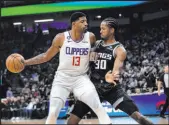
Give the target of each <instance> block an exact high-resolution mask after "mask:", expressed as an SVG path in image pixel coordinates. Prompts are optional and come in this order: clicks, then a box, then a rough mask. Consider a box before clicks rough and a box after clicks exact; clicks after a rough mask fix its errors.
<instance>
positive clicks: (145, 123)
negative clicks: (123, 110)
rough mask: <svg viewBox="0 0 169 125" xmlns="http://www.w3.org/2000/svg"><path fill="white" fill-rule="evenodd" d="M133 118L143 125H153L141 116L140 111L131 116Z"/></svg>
mask: <svg viewBox="0 0 169 125" xmlns="http://www.w3.org/2000/svg"><path fill="white" fill-rule="evenodd" d="M131 117H132V118H133V119H134V120H136V121H137V122H138V123H139V124H141V125H153V123H152V122H151V121H149V120H148V119H147V118H146V117H144V116H143V115H141V114H140V113H139V112H138V111H135V112H133V113H132V114H131Z"/></svg>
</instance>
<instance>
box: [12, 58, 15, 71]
mask: <svg viewBox="0 0 169 125" xmlns="http://www.w3.org/2000/svg"><path fill="white" fill-rule="evenodd" d="M12 61H13V64H14V65H13V66H14V67H13V68H14V70H15V72H16V68H15V57H14V59H13V60H12Z"/></svg>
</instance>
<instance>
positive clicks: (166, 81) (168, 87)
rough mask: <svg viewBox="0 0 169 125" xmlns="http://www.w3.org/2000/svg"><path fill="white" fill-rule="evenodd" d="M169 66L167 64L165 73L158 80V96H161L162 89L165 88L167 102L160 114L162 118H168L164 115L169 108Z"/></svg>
mask: <svg viewBox="0 0 169 125" xmlns="http://www.w3.org/2000/svg"><path fill="white" fill-rule="evenodd" d="M168 76H169V66H168V64H166V65H165V66H164V73H163V74H162V75H161V76H160V78H159V79H158V95H159V96H160V88H161V86H163V88H164V94H165V95H166V101H165V104H164V106H163V109H162V110H161V112H160V117H162V118H166V117H165V115H164V113H165V112H166V110H167V108H168V106H169V78H168Z"/></svg>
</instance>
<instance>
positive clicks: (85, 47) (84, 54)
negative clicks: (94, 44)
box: [57, 31, 91, 76]
mask: <svg viewBox="0 0 169 125" xmlns="http://www.w3.org/2000/svg"><path fill="white" fill-rule="evenodd" d="M64 35H65V40H64V42H63V45H62V47H61V49H60V55H59V66H58V69H57V72H61V73H64V74H67V75H71V76H78V75H82V74H84V73H86V72H87V71H88V69H89V54H90V48H91V44H90V37H89V32H86V33H85V34H84V36H83V37H82V39H81V41H78V42H75V41H73V40H72V38H71V36H70V33H69V32H68V31H67V32H64Z"/></svg>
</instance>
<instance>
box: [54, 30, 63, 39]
mask: <svg viewBox="0 0 169 125" xmlns="http://www.w3.org/2000/svg"><path fill="white" fill-rule="evenodd" d="M63 39H64V32H62V33H58V34H56V36H55V40H63Z"/></svg>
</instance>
